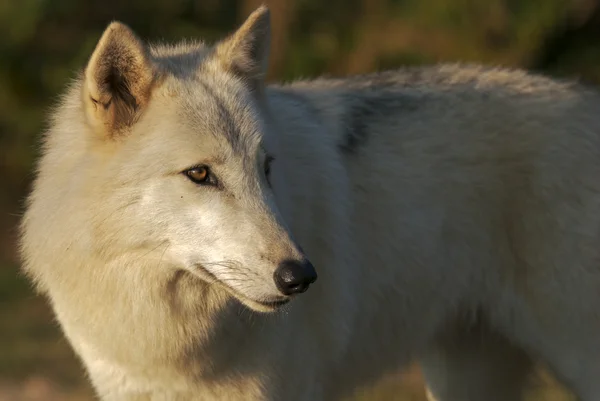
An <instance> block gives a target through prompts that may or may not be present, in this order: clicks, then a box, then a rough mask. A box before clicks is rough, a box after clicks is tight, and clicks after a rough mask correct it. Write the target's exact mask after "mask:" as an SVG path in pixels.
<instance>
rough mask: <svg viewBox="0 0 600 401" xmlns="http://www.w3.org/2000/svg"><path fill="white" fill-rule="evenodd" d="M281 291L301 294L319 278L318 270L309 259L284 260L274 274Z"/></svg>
mask: <svg viewBox="0 0 600 401" xmlns="http://www.w3.org/2000/svg"><path fill="white" fill-rule="evenodd" d="M273 278H274V279H275V284H276V285H277V288H278V289H279V291H281V292H282V293H284V294H285V295H293V294H300V293H302V292H304V291H306V290H308V287H309V286H310V285H311V284H312V283H314V282H315V281H316V280H317V272H316V271H315V268H314V266H313V265H312V263H310V262H309V261H308V260H307V259H304V260H302V261H298V260H284V261H283V262H281V263H280V264H279V266H278V267H277V270H275V273H274V274H273Z"/></svg>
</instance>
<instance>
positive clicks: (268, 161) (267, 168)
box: [264, 156, 275, 186]
mask: <svg viewBox="0 0 600 401" xmlns="http://www.w3.org/2000/svg"><path fill="white" fill-rule="evenodd" d="M273 160H275V158H274V157H273V156H267V157H265V165H264V169H265V177H266V178H267V183H268V184H269V186H271V181H270V180H269V175H270V174H271V163H272V162H273Z"/></svg>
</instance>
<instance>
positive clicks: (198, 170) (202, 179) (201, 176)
mask: <svg viewBox="0 0 600 401" xmlns="http://www.w3.org/2000/svg"><path fill="white" fill-rule="evenodd" d="M184 174H185V175H186V177H187V178H189V179H190V180H191V181H192V182H194V183H196V184H207V183H208V182H209V178H210V174H209V173H208V167H194V168H191V169H189V170H186V171H184Z"/></svg>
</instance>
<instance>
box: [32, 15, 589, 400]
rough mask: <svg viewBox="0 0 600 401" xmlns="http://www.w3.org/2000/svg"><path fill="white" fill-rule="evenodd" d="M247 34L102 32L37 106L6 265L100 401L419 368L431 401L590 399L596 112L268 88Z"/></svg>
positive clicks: (328, 395) (488, 93)
mask: <svg viewBox="0 0 600 401" xmlns="http://www.w3.org/2000/svg"><path fill="white" fill-rule="evenodd" d="M269 25H270V23H269V13H268V10H267V9H266V8H265V7H261V8H259V9H258V10H256V11H255V12H254V13H253V14H251V16H250V17H249V18H248V19H247V21H246V22H245V23H244V24H243V25H242V26H241V27H240V28H239V29H238V30H237V31H236V32H235V33H233V34H232V35H230V36H229V37H227V38H224V39H223V40H221V41H219V42H218V43H216V44H214V45H212V46H208V45H203V44H201V43H189V42H188V43H183V44H177V45H174V46H155V47H152V46H149V45H146V44H145V43H143V42H142V41H140V39H138V38H137V36H136V35H135V34H134V33H133V32H132V31H131V30H130V29H129V28H128V27H126V26H125V25H122V24H120V23H116V22H115V23H112V24H111V25H110V26H109V27H108V28H107V30H106V31H105V33H104V34H103V36H102V38H101V40H100V41H99V43H98V45H97V47H96V49H95V51H94V52H93V54H92V56H91V58H90V60H89V63H88V65H87V67H86V69H85V71H84V72H83V73H82V74H81V77H80V78H79V79H77V80H76V82H75V83H74V84H73V85H72V86H71V88H70V89H69V90H68V92H67V94H66V96H65V97H64V99H63V101H62V103H61V104H60V106H59V107H58V108H57V110H56V111H55V113H54V118H53V120H52V124H51V128H50V129H49V131H48V132H47V134H46V136H45V141H44V148H43V156H42V158H41V160H40V162H39V165H38V168H37V179H36V180H35V183H34V186H33V190H32V193H31V196H30V198H29V201H28V206H27V211H26V214H25V217H24V219H23V223H22V253H23V257H24V261H25V263H24V265H25V270H26V271H27V273H28V274H29V275H30V276H31V277H32V278H33V280H35V282H36V283H37V285H38V287H39V289H40V290H41V291H42V292H43V293H45V294H47V296H48V297H49V299H50V301H51V303H52V307H53V308H54V311H55V313H56V316H57V319H58V321H59V322H60V324H61V326H62V329H63V330H64V333H65V335H66V337H67V338H68V339H69V341H70V343H71V344H72V346H73V347H74V349H75V350H76V352H77V353H78V355H79V356H80V357H81V359H82V361H83V363H84V364H85V366H86V369H87V371H88V373H89V376H90V378H91V381H92V382H93V385H94V387H95V389H96V391H97V393H98V395H99V397H100V398H101V399H103V400H294V401H299V400H300V401H305V400H311V401H319V400H335V399H340V398H342V397H346V396H349V395H350V394H351V393H352V391H353V390H354V389H356V388H358V387H359V386H363V385H367V384H369V383H373V382H374V381H375V380H376V379H377V378H380V377H382V376H383V375H386V374H388V373H393V372H396V371H398V370H399V369H401V368H402V367H403V366H406V364H407V363H408V362H409V361H411V360H412V359H413V358H418V359H419V360H420V361H421V362H422V365H423V368H424V372H425V377H426V380H427V384H428V388H429V392H430V397H432V399H434V398H435V399H437V400H438V401H452V400H456V401H470V400H478V401H479V400H485V401H492V400H503V401H513V400H517V399H520V398H521V393H522V391H523V387H524V386H525V385H526V379H527V374H528V373H529V372H530V371H531V369H532V361H534V360H535V361H538V360H539V361H543V362H545V363H546V364H547V365H548V366H549V367H550V368H551V369H552V370H553V371H554V372H555V373H556V375H557V377H559V378H560V379H562V381H563V382H564V383H565V384H567V385H568V386H570V387H571V388H572V389H573V391H574V392H575V393H577V395H578V396H579V397H580V398H581V399H582V400H584V401H597V400H600V380H599V378H600V117H599V113H600V97H599V95H598V93H596V92H594V91H592V90H591V89H586V88H585V87H583V86H581V85H579V84H576V83H569V82H563V81H556V80H550V79H547V78H544V77H540V76H535V75H529V74H527V73H524V72H520V71H507V70H504V69H492V68H483V67H477V66H457V65H441V66H432V67H424V68H415V69H405V70H401V71H393V72H385V73H379V74H372V75H366V76H361V77H354V78H349V79H318V80H314V81H310V82H309V81H303V82H296V83H293V84H289V85H267V84H265V83H264V81H263V77H264V75H265V70H266V65H267V59H268V51H269ZM300 246H301V247H302V249H301V248H300ZM305 255H306V256H305ZM308 260H310V261H311V262H312V263H313V264H314V268H313V266H312V265H311V263H310V262H309V261H308ZM317 274H318V279H317V280H316V282H315V279H316V277H317ZM313 282H315V283H314V284H312V283H313ZM311 284H312V285H311ZM309 285H311V288H310V289H309V290H308V292H307V293H306V294H304V295H302V296H299V297H294V295H297V294H298V293H300V292H304V291H305V290H306V289H307V288H308V287H309ZM292 298H294V299H293V300H292V301H291V302H289V303H288V301H290V299H292ZM286 303H287V304H286ZM284 304H286V305H285V306H284ZM260 312H264V313H260ZM266 312H275V313H266Z"/></svg>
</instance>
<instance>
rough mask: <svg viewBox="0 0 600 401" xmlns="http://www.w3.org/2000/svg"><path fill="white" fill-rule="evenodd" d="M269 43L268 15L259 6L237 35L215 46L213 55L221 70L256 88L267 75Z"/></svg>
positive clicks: (235, 33) (269, 23) (266, 11)
mask: <svg viewBox="0 0 600 401" xmlns="http://www.w3.org/2000/svg"><path fill="white" fill-rule="evenodd" d="M270 42H271V20H270V12H269V9H268V8H267V6H265V5H262V6H260V7H259V8H257V9H256V10H255V11H254V12H252V14H250V16H248V18H247V19H246V21H245V22H244V23H243V24H242V26H241V27H240V28H239V29H238V30H237V31H236V32H234V33H233V34H232V35H230V36H229V37H227V38H225V39H224V40H222V41H221V42H220V43H218V44H217V45H216V46H215V55H216V57H217V61H218V62H219V63H220V64H221V66H222V67H223V68H225V69H226V70H228V71H229V72H231V73H233V74H235V75H237V76H238V77H240V78H242V79H243V80H245V81H247V82H248V84H249V85H250V86H252V87H256V86H260V85H261V84H262V83H263V80H264V78H265V76H266V75H267V69H268V64H269V50H270V44H271V43H270Z"/></svg>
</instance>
